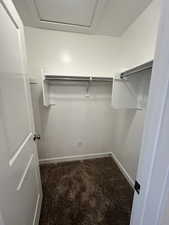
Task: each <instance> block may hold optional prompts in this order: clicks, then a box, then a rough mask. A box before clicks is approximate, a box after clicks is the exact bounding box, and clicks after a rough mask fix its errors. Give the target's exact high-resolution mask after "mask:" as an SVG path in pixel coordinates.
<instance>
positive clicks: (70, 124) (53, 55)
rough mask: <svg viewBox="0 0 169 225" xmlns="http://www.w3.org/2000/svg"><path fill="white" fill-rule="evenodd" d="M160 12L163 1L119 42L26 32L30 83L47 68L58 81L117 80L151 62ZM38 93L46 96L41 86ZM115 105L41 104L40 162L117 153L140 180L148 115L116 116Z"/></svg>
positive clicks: (120, 112)
mask: <svg viewBox="0 0 169 225" xmlns="http://www.w3.org/2000/svg"><path fill="white" fill-rule="evenodd" d="M159 8H160V7H159V0H155V1H152V3H151V4H150V5H149V7H148V8H147V9H146V10H145V11H144V12H143V13H142V14H141V15H140V16H139V17H138V18H137V20H136V21H135V22H134V23H133V24H132V25H131V26H130V27H129V28H128V30H127V31H126V32H125V33H124V34H123V35H122V36H121V37H119V38H112V37H105V36H92V35H83V34H75V33H66V32H57V31H49V30H41V29H35V28H30V27H26V28H25V34H26V44H27V52H28V66H29V75H30V77H34V78H35V79H37V78H39V77H40V76H41V69H42V68H43V69H45V70H46V72H49V73H50V72H51V73H55V74H58V75H62V74H63V75H90V74H94V75H98V76H99V75H100V76H112V74H116V73H118V72H121V71H124V70H125V69H128V68H131V67H133V66H135V65H139V64H142V63H144V62H145V61H149V60H151V59H152V58H153V56H154V51H155V41H156V36H157V27H158V20H159ZM37 86H38V85H37ZM38 90H39V96H41V86H40V85H39V87H38V88H37V92H38ZM35 93H36V91H35ZM110 94H111V93H110ZM35 95H38V93H36V94H35ZM36 98H39V97H37V96H36ZM110 102H111V100H110V101H107V102H106V101H102V102H97V101H96V100H94V99H93V100H92V101H89V100H77V99H72V100H71V101H70V99H67V100H66V99H64V100H63V99H62V100H60V101H58V103H57V104H56V105H55V106H52V107H50V108H48V109H46V108H44V107H43V106H42V104H41V105H40V108H39V113H38V114H39V118H40V121H38V122H37V124H39V125H38V126H39V127H41V131H40V133H41V136H42V138H41V141H40V147H39V156H40V158H48V157H58V156H70V155H72V154H74V155H76V154H77V155H79V154H88V153H99V152H110V151H112V152H113V153H114V154H115V156H116V157H117V159H118V160H119V161H120V163H121V165H122V166H123V167H124V169H125V170H126V171H127V172H128V174H129V175H130V176H131V177H132V179H135V176H136V171H137V162H138V157H139V151H140V144H141V138H142V130H143V124H144V115H145V111H136V110H134V109H131V110H112V108H111V107H110V105H109V103H110ZM35 104H36V103H35Z"/></svg>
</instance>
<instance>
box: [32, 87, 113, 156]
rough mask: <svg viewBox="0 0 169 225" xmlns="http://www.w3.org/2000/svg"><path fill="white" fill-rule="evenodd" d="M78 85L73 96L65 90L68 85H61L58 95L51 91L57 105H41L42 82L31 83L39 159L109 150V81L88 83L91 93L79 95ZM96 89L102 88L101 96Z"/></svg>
mask: <svg viewBox="0 0 169 225" xmlns="http://www.w3.org/2000/svg"><path fill="white" fill-rule="evenodd" d="M56 87H57V86H56ZM75 88H76V87H75ZM77 88H78V92H77V91H76V96H74V97H70V96H69V95H68V94H67V90H65V94H64V89H67V87H63V89H62V90H61V94H62V95H61V94H60V97H59V98H58V92H57V95H55V93H54V92H53V95H54V96H55V97H54V99H55V101H56V105H52V106H50V107H44V106H43V104H42V93H41V85H40V84H39V83H37V84H31V89H32V99H33V105H34V110H35V119H36V121H37V122H36V124H35V125H36V132H37V133H40V134H41V140H40V142H39V157H40V159H47V158H55V157H65V156H70V157H71V156H75V155H86V154H95V153H105V152H111V150H112V146H113V139H112V136H113V131H114V127H113V126H112V124H113V112H112V107H111V89H112V87H111V85H106V86H104V85H103V86H102V87H91V88H90V92H93V93H92V94H90V97H85V96H82V94H81V90H80V88H79V87H78V86H77ZM82 88H83V87H82ZM98 90H99V92H100V90H102V91H101V96H100V97H98V95H99V94H98V93H97V95H96V92H97V91H98ZM70 95H71V93H70ZM35 106H36V107H35Z"/></svg>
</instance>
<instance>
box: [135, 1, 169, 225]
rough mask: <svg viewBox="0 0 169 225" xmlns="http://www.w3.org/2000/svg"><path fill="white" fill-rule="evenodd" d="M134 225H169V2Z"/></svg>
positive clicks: (159, 44) (152, 91)
mask: <svg viewBox="0 0 169 225" xmlns="http://www.w3.org/2000/svg"><path fill="white" fill-rule="evenodd" d="M137 180H138V182H139V183H140V184H141V189H140V194H137V193H135V196H134V203H133V211H132V218H131V225H168V224H169V1H168V0H163V1H162V9H161V21H160V27H159V34H158V41H157V49H156V54H155V61H154V67H153V73H152V81H151V85H150V96H149V103H148V108H147V116H146V121H145V129H144V135H143V142H142V151H141V156H140V160H139V168H138V174H137Z"/></svg>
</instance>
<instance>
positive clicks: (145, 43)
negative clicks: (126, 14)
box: [120, 0, 160, 71]
mask: <svg viewBox="0 0 169 225" xmlns="http://www.w3.org/2000/svg"><path fill="white" fill-rule="evenodd" d="M159 19H160V0H154V1H152V3H151V4H150V5H149V6H148V7H147V9H146V10H145V11H144V12H143V13H142V14H141V15H140V16H139V17H138V18H137V20H136V21H135V22H134V23H133V24H132V25H131V26H130V27H129V28H128V30H127V31H126V32H125V33H124V34H123V36H122V37H121V59H122V67H121V68H120V70H121V71H125V70H127V69H130V68H133V67H135V66H138V65H141V64H143V63H145V62H148V61H150V60H153V59H154V54H155V46H156V39H157V31H158V24H159Z"/></svg>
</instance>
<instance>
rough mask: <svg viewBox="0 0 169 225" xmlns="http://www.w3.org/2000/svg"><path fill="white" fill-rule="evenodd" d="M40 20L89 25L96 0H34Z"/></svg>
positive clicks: (93, 14)
mask: <svg viewBox="0 0 169 225" xmlns="http://www.w3.org/2000/svg"><path fill="white" fill-rule="evenodd" d="M34 4H35V6H36V10H37V13H38V16H39V18H40V21H41V22H43V21H44V22H51V23H58V24H65V25H66V24H67V25H75V26H83V27H91V25H92V22H93V19H94V16H95V12H96V8H97V4H98V0H85V1H84V0H57V1H55V0H48V1H46V0H34Z"/></svg>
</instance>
